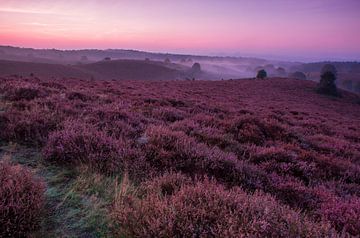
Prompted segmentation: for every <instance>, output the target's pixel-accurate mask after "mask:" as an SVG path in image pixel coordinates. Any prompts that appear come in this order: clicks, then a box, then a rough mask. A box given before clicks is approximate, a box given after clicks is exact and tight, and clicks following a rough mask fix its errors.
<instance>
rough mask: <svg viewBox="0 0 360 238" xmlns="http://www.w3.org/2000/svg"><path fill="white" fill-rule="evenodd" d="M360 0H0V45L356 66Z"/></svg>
mask: <svg viewBox="0 0 360 238" xmlns="http://www.w3.org/2000/svg"><path fill="white" fill-rule="evenodd" d="M359 42H360V0H297V1H295V0H248V1H245V0H223V1H221V0H181V1H171V0H166V1H165V0H118V1H115V0H86V1H85V0H83V1H81V0H78V1H65V0H63V1H61V0H51V1H49V0H27V1H22V0H1V3H0V44H1V45H16V46H24V47H35V48H60V49H78V48H101V49H106V48H132V49H140V50H147V51H160V52H175V53H196V54H211V55H219V54H221V55H238V56H257V57H267V58H276V59H285V60H304V61H311V60H327V59H329V60H360V44H359Z"/></svg>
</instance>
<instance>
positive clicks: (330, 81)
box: [317, 64, 340, 96]
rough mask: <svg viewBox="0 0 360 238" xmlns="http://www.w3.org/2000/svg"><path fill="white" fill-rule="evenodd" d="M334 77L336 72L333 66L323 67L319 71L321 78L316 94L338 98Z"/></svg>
mask: <svg viewBox="0 0 360 238" xmlns="http://www.w3.org/2000/svg"><path fill="white" fill-rule="evenodd" d="M336 76H337V70H336V68H335V66H334V65H331V64H326V65H324V66H323V68H322V69H321V78H320V83H319V85H318V89H317V92H318V93H322V94H327V95H332V96H340V95H339V92H338V90H337V87H336V84H335V80H336Z"/></svg>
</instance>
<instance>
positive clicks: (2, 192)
mask: <svg viewBox="0 0 360 238" xmlns="http://www.w3.org/2000/svg"><path fill="white" fill-rule="evenodd" d="M44 188H45V187H44V183H43V182H42V181H40V180H39V179H37V178H35V177H34V176H33V175H32V173H31V172H30V171H29V170H27V169H25V168H23V167H21V166H20V165H15V166H14V165H10V164H9V163H7V162H0V237H27V236H28V235H29V234H30V233H31V232H33V231H35V230H36V229H37V228H38V227H39V222H40V220H41V215H42V210H43V207H44V192H45V191H44Z"/></svg>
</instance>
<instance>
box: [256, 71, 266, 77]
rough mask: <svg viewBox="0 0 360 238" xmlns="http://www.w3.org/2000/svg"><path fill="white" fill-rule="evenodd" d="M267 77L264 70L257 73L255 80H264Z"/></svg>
mask: <svg viewBox="0 0 360 238" xmlns="http://www.w3.org/2000/svg"><path fill="white" fill-rule="evenodd" d="M266 77H267V73H266V71H265V70H264V69H261V70H259V71H258V72H257V75H256V78H257V79H264V78H266Z"/></svg>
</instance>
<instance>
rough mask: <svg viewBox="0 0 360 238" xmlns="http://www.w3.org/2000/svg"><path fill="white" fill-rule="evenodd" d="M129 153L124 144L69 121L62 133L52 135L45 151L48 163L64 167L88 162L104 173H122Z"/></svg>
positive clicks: (88, 126)
mask: <svg viewBox="0 0 360 238" xmlns="http://www.w3.org/2000/svg"><path fill="white" fill-rule="evenodd" d="M127 152H129V151H128V150H127V146H126V145H125V143H124V142H122V141H120V140H115V139H113V138H111V137H108V136H107V135H106V134H105V133H103V132H100V131H97V130H96V129H95V128H94V127H93V126H91V125H88V124H84V123H82V122H79V121H67V122H66V123H65V126H64V129H63V130H60V131H55V132H53V133H51V134H50V135H49V139H48V142H47V144H46V145H45V148H44V149H43V155H44V158H45V159H46V160H48V161H53V162H57V163H60V164H65V165H77V164H79V163H85V164H88V165H90V166H91V167H92V168H95V169H97V170H99V171H103V172H116V171H123V170H124V167H125V159H126V156H127Z"/></svg>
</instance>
